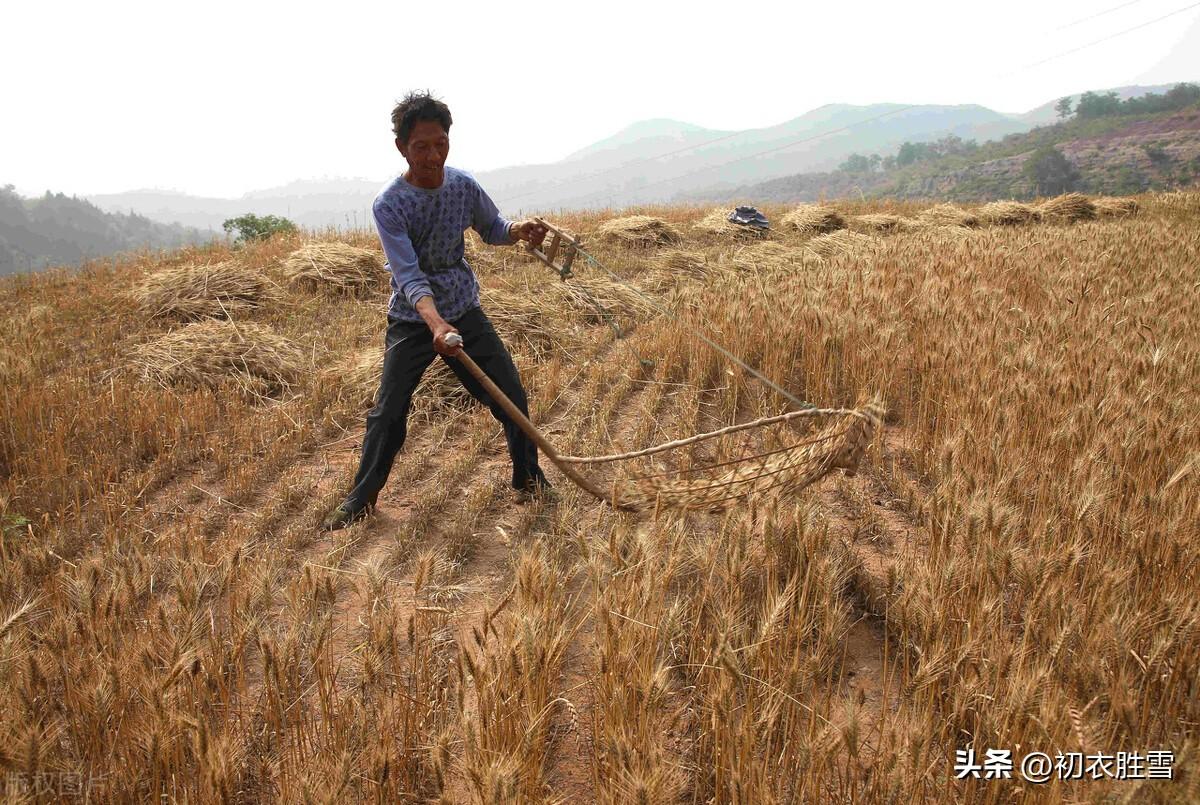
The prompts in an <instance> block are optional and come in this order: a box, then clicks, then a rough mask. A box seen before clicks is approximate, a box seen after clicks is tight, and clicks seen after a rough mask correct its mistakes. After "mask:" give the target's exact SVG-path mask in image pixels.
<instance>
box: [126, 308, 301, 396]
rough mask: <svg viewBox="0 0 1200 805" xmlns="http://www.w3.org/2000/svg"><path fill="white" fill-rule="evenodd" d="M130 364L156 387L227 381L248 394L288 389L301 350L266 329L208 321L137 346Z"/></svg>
mask: <svg viewBox="0 0 1200 805" xmlns="http://www.w3.org/2000/svg"><path fill="white" fill-rule="evenodd" d="M130 362H131V364H132V365H133V366H134V368H136V369H137V370H138V371H139V372H140V374H141V376H142V377H143V378H144V379H146V380H149V381H152V382H155V383H159V384H160V385H163V386H167V385H174V384H179V385H184V386H191V387H202V388H217V387H219V386H221V385H224V384H226V383H228V382H232V383H233V384H234V385H235V386H237V387H239V388H241V389H242V390H244V391H246V392H248V393H250V394H253V395H256V396H257V395H266V394H275V393H278V392H279V391H282V390H284V389H287V388H288V386H289V385H290V384H291V383H292V381H294V380H296V379H297V378H298V377H299V376H300V375H301V373H302V372H303V371H304V368H305V364H306V362H305V355H304V352H303V351H302V350H301V349H300V348H299V347H297V346H296V345H294V344H293V343H292V342H291V341H289V340H288V339H286V338H284V337H282V336H280V335H277V334H276V333H274V332H272V331H271V330H270V329H269V328H266V327H261V326H259V325H257V324H253V323H251V322H233V321H226V320H223V319H207V320H205V321H200V322H195V323H193V324H188V325H185V326H183V327H180V328H179V329H177V330H174V331H172V332H170V333H167V334H166V335H163V336H161V337H159V338H158V339H156V340H154V341H150V342H147V343H145V344H139V345H138V346H136V347H134V348H133V350H132V351H131V354H130Z"/></svg>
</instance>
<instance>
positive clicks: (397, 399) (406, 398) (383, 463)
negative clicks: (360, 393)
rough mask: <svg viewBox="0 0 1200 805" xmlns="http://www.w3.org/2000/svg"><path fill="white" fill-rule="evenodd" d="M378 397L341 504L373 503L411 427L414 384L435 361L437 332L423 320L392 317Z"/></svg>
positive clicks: (356, 506)
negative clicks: (352, 479)
mask: <svg viewBox="0 0 1200 805" xmlns="http://www.w3.org/2000/svg"><path fill="white" fill-rule="evenodd" d="M384 345H385V351H384V355H383V377H382V379H381V380H380V383H379V395H378V400H377V401H376V403H375V407H374V408H372V409H371V411H370V413H368V414H367V428H366V435H365V436H364V437H363V446H362V458H361V459H360V461H359V465H358V473H357V474H356V475H355V476H354V489H353V490H352V491H351V492H350V494H349V495H348V496H347V497H346V502H345V503H343V504H342V506H343V508H346V509H348V510H349V511H351V512H357V511H359V510H361V509H363V508H364V507H367V506H371V507H374V505H375V501H376V498H378V496H379V490H380V489H382V488H383V485H384V483H385V482H386V481H387V477H388V474H389V473H390V472H391V471H392V462H393V461H394V460H395V458H396V453H398V452H399V451H400V448H401V447H403V446H404V438H405V436H406V435H407V432H408V408H409V404H410V402H411V401H412V393H413V389H415V388H416V387H417V384H418V383H419V382H421V375H422V374H424V373H425V370H426V369H427V368H428V367H429V364H430V363H432V362H433V356H434V354H435V353H434V351H433V336H432V334H431V333H430V332H429V328H428V327H426V326H425V325H424V324H423V323H421V322H415V323H414V322H401V321H389V323H388V329H387V337H386V339H385V341H384Z"/></svg>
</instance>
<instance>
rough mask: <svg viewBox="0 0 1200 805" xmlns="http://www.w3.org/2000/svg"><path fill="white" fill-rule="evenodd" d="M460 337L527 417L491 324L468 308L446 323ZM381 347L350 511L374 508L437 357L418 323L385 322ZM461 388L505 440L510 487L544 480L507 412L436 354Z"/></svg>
mask: <svg viewBox="0 0 1200 805" xmlns="http://www.w3.org/2000/svg"><path fill="white" fill-rule="evenodd" d="M451 324H453V325H454V326H455V327H456V328H457V329H458V331H459V334H461V335H462V338H463V348H464V349H465V350H466V352H467V354H468V355H470V356H471V357H472V358H473V359H474V360H475V362H476V363H477V364H479V367H480V368H481V369H483V371H484V373H486V374H487V376H488V377H490V378H491V379H492V381H493V382H494V383H495V384H496V385H497V386H499V387H500V390H501V391H503V392H504V393H505V394H506V395H507V396H508V398H509V399H510V400H512V401H513V403H514V404H515V405H516V406H517V408H519V409H521V412H522V413H523V414H525V415H526V416H528V415H529V407H528V402H527V401H526V399H525V389H524V388H522V387H521V378H520V377H519V376H518V374H517V367H516V366H515V365H514V364H513V360H512V357H511V356H510V355H509V354H508V350H507V349H505V348H504V343H503V342H502V341H501V340H500V336H499V335H497V334H496V330H495V328H494V327H492V323H491V321H489V320H488V317H487V316H485V315H484V313H483V311H482V310H480V309H479V308H473V309H472V310H470V311H468V312H467V313H465V314H464V315H463V316H462V317H461V318H460V319H458V320H457V321H453V322H451ZM384 343H385V345H386V349H385V352H384V355H383V379H382V381H381V382H380V384H379V396H378V400H377V402H376V404H375V407H374V408H372V409H371V411H370V413H368V414H367V432H366V436H365V437H364V438H363V446H362V459H361V460H360V462H359V465H358V474H357V475H355V477H354V489H353V490H352V491H351V492H350V495H349V496H348V497H347V498H346V504H345V505H347V506H348V507H349V508H350V509H351V510H358V509H361V508H362V507H363V506H368V505H369V506H374V505H375V501H376V499H377V498H378V496H379V490H380V489H382V488H383V485H384V483H385V482H386V481H387V477H388V474H389V473H390V472H391V471H392V462H393V461H394V460H395V458H396V453H398V452H399V451H400V448H401V447H403V446H404V438H405V436H406V435H407V433H408V409H409V404H410V403H411V401H412V393H413V390H414V389H415V388H416V387H417V383H419V382H420V381H421V375H422V374H424V373H425V370H426V369H428V368H429V364H431V363H433V359H434V358H435V357H439V356H438V354H437V353H436V352H434V349H433V333H431V332H430V331H429V328H428V327H427V326H426V325H425V324H424V323H423V322H406V321H400V320H398V319H392V318H389V319H388V329H387V336H386V339H385V341H384ZM440 357H441V358H442V360H443V361H445V362H446V364H447V365H448V366H449V367H450V369H451V370H452V371H453V372H454V374H455V375H456V376H457V377H458V380H459V382H460V383H462V384H463V386H465V387H466V389H467V391H469V392H470V393H471V396H472V397H474V398H475V399H477V400H479V401H480V402H481V403H483V404H484V405H486V406H487V407H488V408H490V409H491V411H492V416H494V417H496V419H497V420H499V421H500V424H502V425H503V426H504V438H505V439H506V440H507V441H508V454H509V456H510V457H511V458H512V466H513V471H512V485H513V488H515V489H527V488H529V487H530V486H531V485H532V484H535V483H538V482H541V481H544V480H545V476H544V475H542V471H541V469H539V468H538V460H537V447H536V446H535V445H534V443H533V442H532V441H530V439H529V437H527V436H526V435H525V433H524V432H523V431H522V430H521V429H520V428H518V427H517V424H516V423H515V422H513V421H512V419H510V418H509V416H508V414H506V413H504V410H503V409H502V408H501V407H500V406H499V405H498V404H497V403H496V402H495V401H494V400H492V398H491V397H490V396H489V395H488V393H487V392H486V391H484V389H483V386H481V385H480V384H479V381H478V380H476V379H475V378H474V377H473V376H472V375H471V374H470V373H469V372H468V371H467V370H466V367H464V366H463V365H462V363H461V362H459V361H458V360H457V359H455V358H446V357H444V356H440Z"/></svg>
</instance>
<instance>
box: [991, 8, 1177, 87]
mask: <svg viewBox="0 0 1200 805" xmlns="http://www.w3.org/2000/svg"><path fill="white" fill-rule="evenodd" d="M1198 7H1200V3H1192V4H1191V5H1190V6H1184V7H1183V8H1180V9H1176V10H1175V11H1172V12H1170V13H1169V14H1163V15H1162V16H1161V17H1156V18H1154V19H1152V20H1150V21H1149V22H1143V23H1142V24H1141V25H1135V26H1133V27H1132V28H1126V29H1125V30H1123V31H1118V32H1117V33H1115V34H1110V35H1108V36H1106V37H1104V38H1103V39H1097V40H1096V41H1095V42H1088V43H1087V44H1086V45H1080V46H1079V47H1077V48H1071V49H1070V50H1064V51H1063V52H1062V53H1057V54H1055V55H1053V56H1050V57H1049V58H1046V59H1042V60H1041V61H1035V62H1033V63H1032V64H1027V65H1025V66H1024V67H1020V68H1018V69H1016V70H1013V71H1012V72H1011V73H1005V74H1004V75H1003V76H1000V77H1001V78H1007V77H1008V76H1011V75H1015V74H1017V73H1020V72H1023V71H1024V70H1028V69H1030V68H1031V67H1038V66H1040V65H1043V64H1045V63H1047V62H1052V61H1054V60H1055V59H1061V58H1062V57H1063V56H1070V55H1071V54H1072V53H1078V52H1079V51H1081V50H1086V49H1087V48H1090V47H1092V46H1093V45H1099V44H1101V43H1103V42H1107V41H1109V40H1110V39H1116V38H1117V37H1118V36H1124V35H1125V34H1128V33H1132V32H1134V31H1137V30H1140V29H1142V28H1145V27H1146V26H1148V25H1154V24H1155V23H1156V22H1162V21H1163V20H1165V19H1168V18H1170V17H1174V16H1175V15H1176V14H1182V13H1183V12H1185V11H1191V10H1192V9H1193V8H1198Z"/></svg>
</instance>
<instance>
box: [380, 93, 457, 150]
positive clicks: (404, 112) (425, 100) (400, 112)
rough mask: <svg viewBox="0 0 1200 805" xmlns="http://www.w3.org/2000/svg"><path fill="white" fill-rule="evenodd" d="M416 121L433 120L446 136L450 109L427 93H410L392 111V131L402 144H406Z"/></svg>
mask: <svg viewBox="0 0 1200 805" xmlns="http://www.w3.org/2000/svg"><path fill="white" fill-rule="evenodd" d="M418 120H433V121H435V122H437V123H441V124H442V128H443V129H445V130H446V133H447V134H448V133H449V132H450V124H451V123H453V122H454V121H453V120H452V119H451V117H450V107H448V106H446V104H444V103H442V102H441V101H439V100H438V99H437V98H435V97H433V95H431V94H430V93H429V92H410V93H408V94H407V95H405V96H404V100H402V101H400V102H399V103H397V104H396V108H395V109H393V110H392V131H393V132H395V134H396V138H397V139H398V140H400V142H402V143H407V142H408V135H410V134H412V129H413V126H415V125H416V123H417V121H418Z"/></svg>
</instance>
